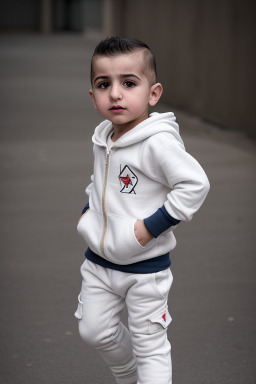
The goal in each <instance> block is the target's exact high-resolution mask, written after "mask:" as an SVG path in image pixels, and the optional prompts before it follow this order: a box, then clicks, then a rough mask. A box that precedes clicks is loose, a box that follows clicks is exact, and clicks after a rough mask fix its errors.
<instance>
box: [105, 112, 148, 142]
mask: <svg viewBox="0 0 256 384" xmlns="http://www.w3.org/2000/svg"><path fill="white" fill-rule="evenodd" d="M148 117H149V115H144V116H142V117H141V119H140V120H139V121H138V120H136V121H134V122H132V121H131V122H129V123H127V124H113V131H114V133H113V135H112V136H111V140H112V141H117V140H118V139H120V137H122V136H123V135H124V134H125V133H127V132H129V131H131V130H132V129H133V128H135V127H136V126H137V125H138V124H140V123H141V122H142V121H144V120H146V119H147V118H148Z"/></svg>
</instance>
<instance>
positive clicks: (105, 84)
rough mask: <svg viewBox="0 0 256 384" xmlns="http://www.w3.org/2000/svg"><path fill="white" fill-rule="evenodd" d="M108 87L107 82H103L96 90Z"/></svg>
mask: <svg viewBox="0 0 256 384" xmlns="http://www.w3.org/2000/svg"><path fill="white" fill-rule="evenodd" d="M108 87H109V82H108V81H103V82H102V83H100V84H99V85H98V88H101V89H105V88H108Z"/></svg>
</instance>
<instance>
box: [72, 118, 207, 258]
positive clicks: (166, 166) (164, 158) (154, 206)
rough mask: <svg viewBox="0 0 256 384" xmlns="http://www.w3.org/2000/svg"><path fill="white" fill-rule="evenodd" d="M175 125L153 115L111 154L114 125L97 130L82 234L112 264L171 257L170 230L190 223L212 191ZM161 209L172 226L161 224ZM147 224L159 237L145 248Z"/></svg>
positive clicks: (80, 226) (107, 123)
mask: <svg viewBox="0 0 256 384" xmlns="http://www.w3.org/2000/svg"><path fill="white" fill-rule="evenodd" d="M175 120H176V118H175V116H174V114H173V113H171V112H168V113H163V114H159V113H152V114H151V115H150V117H149V118H148V119H146V120H144V121H143V122H142V123H140V124H138V125H137V126H136V127H135V128H133V129H132V130H130V131H129V132H127V133H125V134H124V135H123V136H121V137H120V138H119V139H118V140H117V141H116V142H114V144H113V146H112V147H111V150H109V149H108V146H107V138H108V135H109V134H110V132H111V131H112V123H111V122H110V121H108V120H105V121H103V122H102V123H101V124H100V125H99V126H98V127H97V128H96V129H95V133H94V135H93V143H94V148H93V149H94V174H93V176H92V183H91V184H90V185H89V186H88V187H87V188H86V193H87V195H88V196H89V206H90V209H89V210H88V212H87V213H86V214H85V215H84V216H82V218H81V220H80V221H79V224H78V227H77V229H78V232H79V234H81V235H82V237H83V238H84V240H85V241H86V243H87V245H88V246H89V248H90V250H91V251H92V252H93V253H95V254H96V255H98V256H100V257H101V258H103V259H105V260H107V261H110V262H111V263H114V264H117V265H128V264H133V263H138V262H140V261H143V260H148V259H152V258H155V257H158V256H161V255H164V254H166V253H168V252H169V251H170V250H172V249H173V248H174V247H175V245H176V240H175V237H174V234H173V229H174V227H175V225H174V226H171V225H173V224H175V223H178V222H179V221H189V220H191V218H192V217H193V215H194V213H195V212H196V211H197V210H198V209H199V208H200V206H201V205H202V203H203V201H204V199H205V197H206V195H207V193H208V191H209V181H208V179H207V176H206V174H205V172H204V171H203V169H202V167H201V166H200V165H199V163H198V162H197V161H196V160H195V159H194V158H193V157H192V156H190V155H189V154H188V153H187V152H186V151H185V148H184V144H183V141H182V139H181V137H180V135H179V127H178V124H177V123H176V122H175ZM161 207H163V209H164V211H165V213H166V214H165V216H166V215H167V216H168V218H169V219H170V223H172V224H169V225H167V226H166V225H165V226H163V225H162V223H161V222H160V221H161V220H162V219H161V216H163V215H162V213H161V212H160V210H159V208H161ZM157 212H158V213H157ZM146 218H147V219H146ZM144 219H145V221H144V222H145V225H146V227H147V228H148V230H149V231H150V232H151V233H152V234H153V235H154V238H153V239H152V240H151V241H150V242H149V243H148V244H146V246H145V247H143V246H142V245H141V244H140V243H139V242H138V241H137V239H136V237H135V234H134V224H135V222H136V221H137V220H144ZM159 228H160V229H159Z"/></svg>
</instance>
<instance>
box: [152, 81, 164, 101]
mask: <svg viewBox="0 0 256 384" xmlns="http://www.w3.org/2000/svg"><path fill="white" fill-rule="evenodd" d="M162 93H163V86H162V84H161V83H156V84H154V85H152V87H151V90H150V96H149V105H150V106H151V107H153V106H154V105H156V104H157V103H158V101H159V99H160V97H161V96H162Z"/></svg>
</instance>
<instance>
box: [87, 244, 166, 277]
mask: <svg viewBox="0 0 256 384" xmlns="http://www.w3.org/2000/svg"><path fill="white" fill-rule="evenodd" d="M85 256H86V258H87V259H88V260H90V261H91V262H93V263H95V264H98V265H101V266H102V267H104V268H110V269H114V270H116V271H121V272H126V273H142V274H145V273H154V272H159V271H163V270H165V269H167V268H169V267H170V265H171V260H170V257H169V253H166V254H165V255H162V256H157V257H154V258H153V259H148V260H143V261H139V262H138V263H134V264H128V265H119V264H114V263H111V262H110V261H108V260H105V259H103V258H102V257H100V256H98V255H96V253H94V252H93V251H92V250H91V249H90V248H88V249H87V251H86V252H85Z"/></svg>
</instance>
